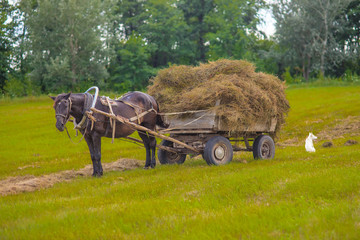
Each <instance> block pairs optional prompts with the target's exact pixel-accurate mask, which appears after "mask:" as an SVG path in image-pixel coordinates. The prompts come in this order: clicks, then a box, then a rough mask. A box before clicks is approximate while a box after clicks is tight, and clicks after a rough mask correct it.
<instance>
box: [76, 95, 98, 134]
mask: <svg viewBox="0 0 360 240" xmlns="http://www.w3.org/2000/svg"><path fill="white" fill-rule="evenodd" d="M84 96H85V101H84V108H83V112H82V114H83V117H82V119H81V120H80V122H79V123H77V122H76V119H74V129H79V130H82V129H85V127H86V125H87V119H88V117H87V114H86V112H88V111H90V108H91V106H92V105H94V102H95V101H96V99H94V97H93V95H91V94H90V93H87V92H86V93H84Z"/></svg>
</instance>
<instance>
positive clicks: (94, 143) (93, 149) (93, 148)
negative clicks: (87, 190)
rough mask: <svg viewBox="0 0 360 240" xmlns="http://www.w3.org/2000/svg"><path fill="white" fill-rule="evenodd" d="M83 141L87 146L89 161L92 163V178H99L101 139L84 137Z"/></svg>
mask: <svg viewBox="0 0 360 240" xmlns="http://www.w3.org/2000/svg"><path fill="white" fill-rule="evenodd" d="M84 138H85V141H86V143H87V144H88V147H89V151H90V156H91V161H92V163H93V174H92V176H93V177H100V176H102V175H103V169H102V166H101V137H100V136H89V135H85V137H84Z"/></svg>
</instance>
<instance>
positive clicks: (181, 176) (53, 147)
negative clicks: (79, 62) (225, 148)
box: [0, 86, 360, 239]
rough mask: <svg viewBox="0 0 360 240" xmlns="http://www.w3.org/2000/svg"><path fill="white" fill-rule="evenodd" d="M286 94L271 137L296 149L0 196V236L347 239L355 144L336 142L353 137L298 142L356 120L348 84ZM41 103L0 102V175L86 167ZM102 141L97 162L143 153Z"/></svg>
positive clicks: (357, 96) (354, 227)
mask: <svg viewBox="0 0 360 240" xmlns="http://www.w3.org/2000/svg"><path fill="white" fill-rule="evenodd" d="M287 96H288V99H289V101H290V105H291V111H290V112H289V116H288V118H287V123H286V125H285V126H284V127H283V128H282V132H281V135H280V139H279V141H280V142H282V141H285V140H287V139H292V138H298V139H299V145H301V146H292V147H278V148H277V152H276V155H275V159H273V160H265V161H255V160H253V159H252V154H251V153H240V154H236V155H235V157H234V160H233V162H231V163H230V164H228V165H226V166H221V167H210V166H207V165H206V163H205V161H204V160H202V159H196V160H191V159H188V160H187V161H186V162H185V163H184V164H183V165H171V166H157V168H156V169H154V170H148V171H145V170H142V169H135V170H131V171H125V172H105V175H104V176H103V177H102V178H96V179H95V178H91V177H79V178H76V179H75V180H73V181H71V182H67V183H59V184H56V185H55V186H54V187H52V188H49V189H45V190H40V191H37V192H33V193H23V194H18V195H12V196H5V197H1V198H0V239H49V238H51V239H359V238H360V174H359V172H360V163H359V160H360V147H359V145H353V146H344V145H343V144H344V142H345V141H346V140H347V139H349V138H351V139H355V140H357V141H358V142H360V134H355V135H354V134H353V136H350V135H345V136H344V138H338V139H334V140H333V143H334V147H333V148H322V147H321V142H322V141H324V140H325V139H319V141H318V142H316V143H315V147H316V149H317V152H316V153H312V154H310V153H307V152H305V149H304V146H303V141H304V140H305V138H306V136H307V134H308V132H309V131H313V132H314V134H315V135H316V134H317V133H318V132H320V131H322V130H324V129H325V130H326V129H330V128H331V127H332V126H334V125H335V120H337V119H343V118H346V117H347V116H359V114H360V87H359V86H357V87H356V86H350V87H317V88H296V89H291V88H290V89H288V90H287ZM305 97H310V99H309V100H305V99H306V98H305ZM51 104H52V103H51V100H50V99H47V98H45V97H42V98H35V99H25V100H15V101H10V102H9V101H2V102H0V116H1V118H0V134H1V136H2V138H1V142H0V161H1V165H0V166H1V168H0V178H6V177H8V176H18V175H28V174H32V175H42V174H48V173H51V172H57V171H61V170H65V169H78V168H81V167H83V166H84V165H86V164H89V163H90V158H89V154H88V152H87V148H86V144H85V142H81V143H80V144H78V145H73V144H72V143H71V142H70V141H69V140H68V138H67V137H66V133H59V132H57V131H56V129H55V126H54V124H55V119H54V112H53V109H52V108H51ZM13 116H16V117H13ZM319 119H320V120H321V121H319ZM355 133H356V132H355ZM110 141H111V140H110V139H108V140H105V141H104V143H103V145H102V146H103V162H111V161H114V160H116V159H118V158H120V157H129V158H136V159H142V160H143V159H144V156H145V154H144V150H143V149H141V148H139V147H138V146H137V145H134V144H131V143H126V142H119V141H116V142H115V143H114V144H111V143H110ZM31 164H34V165H35V166H36V167H29V168H25V169H23V170H19V169H18V167H21V166H26V165H31Z"/></svg>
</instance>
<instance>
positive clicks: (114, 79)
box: [108, 34, 156, 92]
mask: <svg viewBox="0 0 360 240" xmlns="http://www.w3.org/2000/svg"><path fill="white" fill-rule="evenodd" d="M149 58H150V54H149V52H148V46H147V45H146V42H145V41H144V40H143V39H142V38H141V37H140V36H136V35H134V34H133V35H132V36H130V38H129V39H128V40H127V41H125V40H123V41H121V42H120V43H119V44H118V45H117V50H116V58H115V59H113V60H112V61H111V64H110V67H109V73H110V78H109V79H108V83H109V85H110V88H111V90H113V91H119V92H125V91H128V90H140V89H144V88H145V86H146V85H147V84H148V80H149V78H150V77H151V76H153V75H154V74H155V72H156V71H155V69H154V68H152V67H151V66H150V65H149V64H148V62H149Z"/></svg>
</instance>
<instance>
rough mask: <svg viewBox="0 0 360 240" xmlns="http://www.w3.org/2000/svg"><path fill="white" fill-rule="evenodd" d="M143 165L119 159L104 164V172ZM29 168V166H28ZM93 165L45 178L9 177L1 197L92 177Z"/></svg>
mask: <svg viewBox="0 0 360 240" xmlns="http://www.w3.org/2000/svg"><path fill="white" fill-rule="evenodd" d="M142 165H143V163H142V162H141V161H138V160H134V159H119V160H117V161H115V162H110V163H103V164H102V166H103V170H104V172H109V171H124V170H129V169H134V168H138V167H140V166H142ZM26 167H27V166H26ZM92 172H93V167H92V165H87V166H85V167H84V168H82V169H79V170H66V171H61V172H58V173H51V174H48V175H43V176H32V175H28V176H18V177H9V178H6V179H4V180H1V181H0V195H1V196H6V195H10V194H18V193H22V192H33V191H36V190H40V189H44V188H50V187H52V186H53V185H54V184H56V183H59V182H69V181H71V180H72V179H74V178H76V177H79V176H91V174H92Z"/></svg>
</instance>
